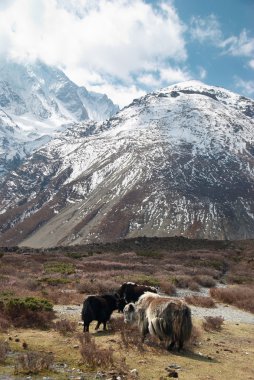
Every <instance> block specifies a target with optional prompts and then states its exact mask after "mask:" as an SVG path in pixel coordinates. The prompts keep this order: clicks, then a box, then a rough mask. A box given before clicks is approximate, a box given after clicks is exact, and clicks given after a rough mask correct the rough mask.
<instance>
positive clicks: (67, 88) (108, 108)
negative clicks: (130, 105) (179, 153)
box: [0, 60, 119, 180]
mask: <svg viewBox="0 0 254 380" xmlns="http://www.w3.org/2000/svg"><path fill="white" fill-rule="evenodd" d="M0 110H1V112H2V114H0V118H1V126H2V130H1V135H2V141H3V139H4V141H5V142H6V143H5V144H3V142H2V144H1V152H2V153H0V154H1V157H2V158H1V167H2V169H1V174H5V173H6V172H8V170H9V169H10V168H15V165H14V163H15V162H16V166H17V165H18V163H20V162H21V161H22V160H23V159H24V158H25V157H27V156H28V155H29V154H30V153H31V152H32V151H34V150H36V149H37V148H39V147H40V146H42V145H44V144H45V143H47V142H48V141H49V140H50V139H52V138H53V137H54V136H56V135H57V133H59V132H61V131H63V130H64V129H65V128H66V125H71V124H72V123H77V122H84V121H86V120H89V119H93V120H97V121H98V122H102V121H104V120H106V119H107V118H109V117H110V116H112V115H114V114H115V113H116V112H118V110H119V107H118V106H116V105H115V104H113V102H112V101H111V100H110V99H109V98H108V97H107V96H106V95H105V94H99V93H95V92H89V91H87V89H86V88H85V87H80V86H78V85H76V84H75V83H74V82H73V81H71V80H70V79H69V78H68V77H67V76H66V75H65V74H64V72H62V71H61V70H60V69H58V68H56V67H51V66H48V65H46V64H45V63H43V62H41V61H36V62H34V63H30V64H28V63H18V62H14V61H3V60H2V61H0ZM3 112H4V114H5V115H7V116H8V117H9V119H11V120H12V121H13V123H15V125H16V126H17V128H18V129H16V133H15V134H13V135H12V139H10V136H9V134H8V123H7V124H6V126H5V127H6V128H5V129H4V124H3V123H4V120H7V119H6V117H5V116H3V115H4V114H3ZM5 130H6V134H5V133H4V132H5ZM7 146H8V147H11V149H12V150H14V148H15V147H16V152H15V154H14V155H15V157H16V161H15V160H12V159H10V160H8V156H9V152H8V149H7ZM3 157H5V158H3ZM0 180H2V179H1V178H0Z"/></svg>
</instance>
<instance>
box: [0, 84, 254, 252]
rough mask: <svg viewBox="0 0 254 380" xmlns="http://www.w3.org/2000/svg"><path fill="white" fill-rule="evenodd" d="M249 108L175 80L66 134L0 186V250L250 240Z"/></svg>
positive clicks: (216, 91)
mask: <svg viewBox="0 0 254 380" xmlns="http://www.w3.org/2000/svg"><path fill="white" fill-rule="evenodd" d="M253 107H254V102H253V101H252V100H251V99H247V98H244V97H241V96H240V95H237V94H234V93H232V92H230V91H227V90H225V89H222V88H217V87H212V86H207V85H204V84H202V83H200V82H198V83H196V82H185V83H182V84H179V85H174V86H170V87H167V88H165V89H162V90H159V91H156V92H154V93H151V94H147V95H146V96H144V97H142V98H140V99H135V100H134V101H133V102H132V103H131V104H130V105H129V106H127V107H125V108H124V109H122V110H121V111H120V112H118V113H117V114H116V115H115V116H113V117H112V118H110V119H109V120H107V121H106V122H104V123H103V124H96V123H94V122H92V121H89V122H85V123H84V125H83V127H82V128H80V124H76V125H74V126H73V127H72V128H68V129H66V131H64V132H63V133H62V134H59V135H58V137H57V139H54V140H52V141H51V142H50V143H49V144H47V146H44V147H42V148H41V149H39V150H37V152H36V153H34V154H33V155H32V156H31V158H30V159H29V160H27V161H26V162H25V163H24V165H22V166H20V168H19V169H18V170H16V171H14V172H12V173H11V175H10V176H9V177H8V178H7V179H6V181H5V183H3V186H2V190H1V192H0V225H1V226H2V229H1V232H2V235H1V237H0V242H1V244H8V245H11V244H17V243H21V244H23V245H28V246H34V247H40V246H54V245H70V244H80V243H87V242H94V241H109V240H115V239H119V238H124V237H136V236H144V235H146V236H174V235H183V236H187V237H195V238H210V239H225V238H226V239H242V238H254V120H253V117H251V112H252V110H253ZM28 173H29V174H28Z"/></svg>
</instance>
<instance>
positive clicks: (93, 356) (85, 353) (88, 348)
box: [79, 333, 114, 369]
mask: <svg viewBox="0 0 254 380" xmlns="http://www.w3.org/2000/svg"><path fill="white" fill-rule="evenodd" d="M79 342H80V346H81V347H80V353H81V357H82V359H83V361H84V363H85V364H86V365H88V366H89V367H91V368H92V369H95V368H98V367H99V368H110V367H113V365H114V358H113V350H112V348H111V347H109V348H99V347H98V346H97V345H96V343H95V339H94V338H92V337H91V335H90V334H89V333H84V334H82V335H79Z"/></svg>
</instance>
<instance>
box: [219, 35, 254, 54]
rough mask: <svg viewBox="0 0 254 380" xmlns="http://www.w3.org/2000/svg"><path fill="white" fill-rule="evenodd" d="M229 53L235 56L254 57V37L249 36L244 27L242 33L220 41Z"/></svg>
mask: <svg viewBox="0 0 254 380" xmlns="http://www.w3.org/2000/svg"><path fill="white" fill-rule="evenodd" d="M220 46H221V47H222V48H224V49H225V52H226V53H227V54H230V55H233V56H242V57H252V56H254V38H251V37H249V36H248V33H247V31H246V30H245V29H244V30H243V31H242V32H241V33H240V35H239V36H238V37H237V36H231V37H229V38H227V39H226V40H224V41H222V42H221V43H220Z"/></svg>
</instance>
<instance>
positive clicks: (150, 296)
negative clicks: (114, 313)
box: [124, 292, 192, 351]
mask: <svg viewBox="0 0 254 380" xmlns="http://www.w3.org/2000/svg"><path fill="white" fill-rule="evenodd" d="M135 320H137V322H138V327H139V330H140V332H141V335H142V341H144V339H145V337H146V335H147V334H148V333H150V334H151V335H153V336H157V337H158V338H159V339H160V340H161V341H165V342H166V348H167V350H171V349H172V348H173V347H174V346H175V344H176V343H177V345H178V351H180V350H181V349H182V348H183V345H184V343H185V342H186V341H188V340H189V338H190V336H191V331H192V320H191V310H190V308H189V307H188V306H187V305H186V304H185V303H184V302H183V301H181V300H177V299H174V298H170V297H163V296H159V295H158V294H154V293H151V292H147V293H145V294H143V295H142V296H141V297H140V298H139V300H138V302H137V303H136V304H134V303H129V304H128V305H126V306H125V308H124V321H125V322H126V323H127V322H134V321H135Z"/></svg>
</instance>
